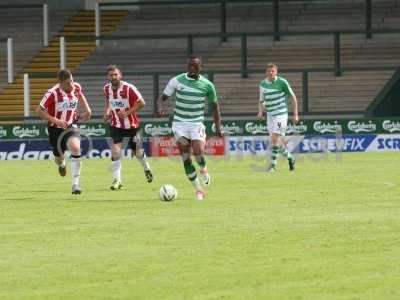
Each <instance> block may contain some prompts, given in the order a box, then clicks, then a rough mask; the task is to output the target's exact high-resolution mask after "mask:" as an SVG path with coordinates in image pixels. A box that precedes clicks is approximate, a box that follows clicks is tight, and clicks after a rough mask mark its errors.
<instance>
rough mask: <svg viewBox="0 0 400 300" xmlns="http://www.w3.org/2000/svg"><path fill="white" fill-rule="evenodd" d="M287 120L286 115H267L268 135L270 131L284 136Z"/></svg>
mask: <svg viewBox="0 0 400 300" xmlns="http://www.w3.org/2000/svg"><path fill="white" fill-rule="evenodd" d="M287 120H288V116H287V115H280V116H267V127H268V132H269V135H271V134H272V133H276V134H279V135H281V136H285V134H286V127H287Z"/></svg>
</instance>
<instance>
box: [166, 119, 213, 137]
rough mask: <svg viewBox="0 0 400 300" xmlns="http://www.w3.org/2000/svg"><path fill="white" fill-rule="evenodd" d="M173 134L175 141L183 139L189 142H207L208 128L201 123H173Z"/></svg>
mask: <svg viewBox="0 0 400 300" xmlns="http://www.w3.org/2000/svg"><path fill="white" fill-rule="evenodd" d="M172 132H173V133H174V136H175V141H178V140H179V139H180V138H181V137H185V138H187V139H188V140H200V141H203V142H204V141H205V140H206V128H205V126H204V125H203V123H201V122H172Z"/></svg>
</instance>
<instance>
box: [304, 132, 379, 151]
mask: <svg viewBox="0 0 400 300" xmlns="http://www.w3.org/2000/svg"><path fill="white" fill-rule="evenodd" d="M375 138H376V135H374V134H353V135H351V134H345V135H341V136H336V135H320V136H317V135H306V136H305V137H304V139H303V141H302V142H301V143H300V146H299V147H300V148H299V152H300V153H309V152H312V153H318V152H339V151H341V152H364V151H367V149H368V147H369V146H370V145H371V143H372V142H373V141H374V140H375Z"/></svg>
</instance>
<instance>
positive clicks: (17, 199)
mask: <svg viewBox="0 0 400 300" xmlns="http://www.w3.org/2000/svg"><path fill="white" fill-rule="evenodd" d="M0 200H1V201H28V200H35V199H33V198H30V197H26V198H6V199H0Z"/></svg>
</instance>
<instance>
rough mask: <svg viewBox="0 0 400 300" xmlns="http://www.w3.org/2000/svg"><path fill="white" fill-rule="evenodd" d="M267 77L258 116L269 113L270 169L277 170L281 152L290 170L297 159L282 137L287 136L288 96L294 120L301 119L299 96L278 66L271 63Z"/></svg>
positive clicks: (262, 82) (261, 88)
mask: <svg viewBox="0 0 400 300" xmlns="http://www.w3.org/2000/svg"><path fill="white" fill-rule="evenodd" d="M266 76H267V77H266V78H265V79H264V80H263V81H261V82H260V102H259V105H258V114H257V117H258V118H260V119H261V118H263V116H264V113H265V111H266V113H267V127H268V131H269V135H270V137H271V143H272V154H271V163H270V165H269V167H268V171H270V172H273V171H276V164H277V159H278V154H279V153H281V154H282V155H283V156H285V157H286V158H287V159H288V162H289V170H291V171H293V170H294V165H295V159H294V157H293V156H292V154H291V153H290V152H289V151H288V149H286V147H285V146H284V143H283V142H282V139H281V138H282V137H283V136H285V133H286V127H287V120H288V105H287V98H288V97H289V96H290V97H291V98H292V106H293V121H294V122H295V123H297V122H298V121H299V114H298V109H297V98H296V95H295V94H294V92H293V90H292V88H291V87H290V84H289V82H288V81H287V80H286V79H284V78H282V77H279V76H278V66H277V65H276V64H273V63H269V64H268V65H267V69H266Z"/></svg>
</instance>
